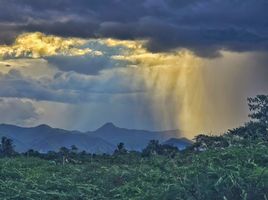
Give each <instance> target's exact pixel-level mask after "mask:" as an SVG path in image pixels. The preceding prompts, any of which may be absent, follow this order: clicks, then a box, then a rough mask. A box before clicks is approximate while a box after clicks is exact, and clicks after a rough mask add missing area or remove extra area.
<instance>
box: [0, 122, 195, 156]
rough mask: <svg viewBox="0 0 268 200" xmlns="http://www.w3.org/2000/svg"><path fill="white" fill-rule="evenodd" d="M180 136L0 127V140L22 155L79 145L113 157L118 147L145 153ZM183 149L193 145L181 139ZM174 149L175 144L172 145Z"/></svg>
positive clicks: (107, 128) (174, 132)
mask: <svg viewBox="0 0 268 200" xmlns="http://www.w3.org/2000/svg"><path fill="white" fill-rule="evenodd" d="M177 135H180V132H179V131H178V130H171V131H145V130H133V129H125V128H119V127H117V126H115V125H114V124H112V123H106V124H104V125H103V126H102V127H100V128H99V129H97V130H95V131H89V132H86V133H83V132H80V131H69V130H64V129H59V128H52V127H50V126H48V125H39V126H36V127H30V128H25V127H19V126H14V125H8V124H0V137H2V136H6V137H8V138H11V139H13V141H14V144H15V146H16V147H15V149H16V150H17V151H19V152H24V151H27V150H28V149H34V150H38V151H40V152H47V151H50V150H54V151H57V150H58V149H59V148H60V147H63V146H65V147H68V148H69V147H70V146H71V145H76V146H77V147H78V149H79V150H85V151H87V152H92V153H112V152H113V151H114V149H115V148H116V145H117V144H118V143H120V142H123V143H124V144H125V146H126V148H127V149H129V150H138V151H139V150H142V149H143V148H144V147H145V146H146V145H147V144H148V142H149V141H150V140H159V141H160V142H161V143H165V141H166V140H167V141H166V142H168V141H169V139H170V138H173V140H174V139H177V138H174V137H176V136H177ZM177 140H178V141H177V144H178V145H180V141H181V145H180V147H182V148H183V146H187V144H191V142H190V141H189V140H187V139H183V138H182V139H177ZM172 145H173V144H172Z"/></svg>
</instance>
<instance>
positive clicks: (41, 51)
mask: <svg viewBox="0 0 268 200" xmlns="http://www.w3.org/2000/svg"><path fill="white" fill-rule="evenodd" d="M86 42H87V40H84V39H79V38H62V37H57V36H52V35H45V34H43V33H39V32H36V33H25V34H22V35H19V36H18V37H17V38H16V40H15V42H14V44H13V45H11V46H7V45H2V46H0V58H1V57H2V58H4V59H5V58H40V57H45V56H55V55H63V56H82V55H86V54H94V55H101V54H102V53H101V52H100V51H94V50H92V49H90V48H79V46H81V45H84V44H86Z"/></svg>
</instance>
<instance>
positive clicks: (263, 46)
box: [0, 0, 268, 56]
mask: <svg viewBox="0 0 268 200" xmlns="http://www.w3.org/2000/svg"><path fill="white" fill-rule="evenodd" d="M267 9H268V2H267V0H258V1H255V0H235V1H234V0H182V1H177V0H135V1H133V0H91V1H88V0H76V1H72V0H54V1H44V0H38V1H35V0H24V1H19V0H0V10H1V14H0V28H1V30H4V31H1V34H0V41H1V42H2V43H8V42H10V41H11V40H12V38H14V35H16V34H19V33H20V32H23V31H41V32H45V33H50V34H56V35H60V36H77V37H94V38H96V37H114V38H119V39H148V40H149V43H148V46H147V47H148V48H149V49H150V50H152V51H167V50H172V49H174V48H188V49H191V50H193V51H195V52H196V53H197V54H198V55H202V56H217V55H218V50H220V49H228V50H233V51H251V50H254V51H256V50H259V51H267V49H268V36H267V35H268V13H267Z"/></svg>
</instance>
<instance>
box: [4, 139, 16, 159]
mask: <svg viewBox="0 0 268 200" xmlns="http://www.w3.org/2000/svg"><path fill="white" fill-rule="evenodd" d="M1 153H2V155H4V156H11V155H13V154H14V153H15V150H14V145H13V140H12V139H10V138H6V137H2V140H1Z"/></svg>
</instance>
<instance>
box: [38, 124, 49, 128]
mask: <svg viewBox="0 0 268 200" xmlns="http://www.w3.org/2000/svg"><path fill="white" fill-rule="evenodd" d="M36 128H41V129H47V128H51V127H50V126H49V125H47V124H40V125H38V126H36Z"/></svg>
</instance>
